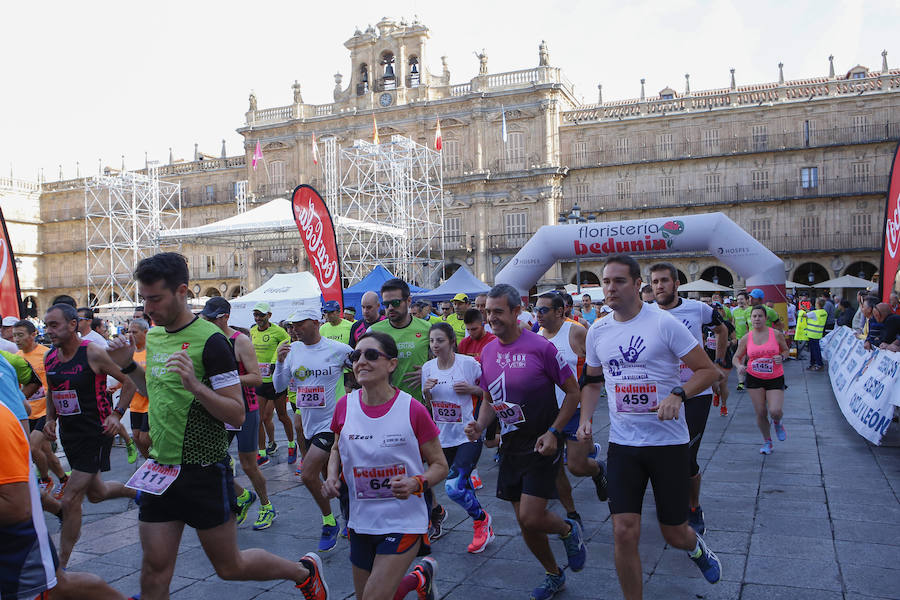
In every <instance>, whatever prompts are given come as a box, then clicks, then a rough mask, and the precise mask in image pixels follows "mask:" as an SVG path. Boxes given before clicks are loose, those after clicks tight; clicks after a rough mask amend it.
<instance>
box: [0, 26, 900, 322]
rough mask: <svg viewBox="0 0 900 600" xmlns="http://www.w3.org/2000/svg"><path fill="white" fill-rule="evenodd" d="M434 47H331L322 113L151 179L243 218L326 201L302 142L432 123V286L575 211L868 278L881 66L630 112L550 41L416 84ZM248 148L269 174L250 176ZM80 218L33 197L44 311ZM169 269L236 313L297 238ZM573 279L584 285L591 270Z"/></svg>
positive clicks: (298, 104) (420, 134) (44, 195)
mask: <svg viewBox="0 0 900 600" xmlns="http://www.w3.org/2000/svg"><path fill="white" fill-rule="evenodd" d="M429 36H430V32H429V30H428V29H427V28H426V27H425V26H424V25H422V24H421V23H418V22H411V23H407V22H405V21H402V20H401V21H399V22H395V21H392V20H390V19H383V20H382V21H380V22H379V23H378V24H377V25H376V26H375V27H369V28H367V29H366V30H365V31H359V30H357V31H356V32H355V33H354V35H353V36H352V37H351V38H350V39H348V40H347V41H346V42H345V44H344V45H345V47H346V48H347V49H348V50H349V52H350V65H349V68H350V70H349V74H348V75H346V76H345V75H342V74H337V75H335V88H334V92H333V102H331V103H328V104H308V103H305V102H304V100H303V96H302V90H301V84H300V83H298V82H294V84H293V86H291V89H290V95H289V98H290V99H291V100H292V102H291V103H290V104H286V105H283V106H275V107H268V108H265V107H263V108H260V106H259V101H258V99H257V98H256V96H255V95H253V94H252V93H251V96H250V98H249V108H248V111H247V112H246V114H245V115H244V124H243V125H242V126H241V127H240V128H239V129H238V132H239V133H240V134H241V135H242V136H243V138H244V148H243V150H244V153H243V154H242V155H240V156H234V157H226V156H225V155H224V152H223V153H222V156H219V157H211V156H206V155H202V154H199V153H196V152H195V156H194V160H193V161H186V162H176V161H171V160H170V164H169V165H166V166H163V167H161V168H160V176H161V178H162V179H165V180H167V181H177V182H180V183H181V185H182V189H183V199H182V207H183V217H182V218H183V222H182V224H183V226H186V227H187V226H193V225H199V224H204V223H207V222H211V221H214V220H218V219H221V218H224V217H227V216H230V215H233V214H235V213H236V211H237V206H236V202H235V189H236V186H237V185H239V184H240V182H242V181H246V182H247V190H248V198H249V201H250V206H251V207H252V206H253V205H255V204H258V203H262V202H265V201H267V200H270V199H272V198H276V197H286V196H287V195H288V194H289V193H290V191H291V190H292V189H293V188H294V187H295V186H296V185H298V184H302V183H308V184H311V185H313V186H316V187H318V188H322V187H324V175H323V172H322V166H321V161H320V164H319V165H316V164H314V163H313V153H312V139H313V135H315V136H316V138H317V140H319V141H321V140H323V139H325V138H328V137H334V138H335V139H336V141H337V143H338V145H339V146H347V145H350V144H352V143H353V141H354V140H356V139H364V140H368V141H371V140H372V137H373V127H374V122H376V121H377V129H378V134H379V137H380V138H381V139H382V140H385V139H388V138H389V137H390V135H392V134H402V135H404V136H407V137H409V138H411V139H413V140H415V141H417V142H418V143H420V144H423V145H428V146H429V147H433V143H434V136H435V129H436V126H437V122H438V119H440V126H441V130H442V139H443V150H442V156H443V173H444V181H443V183H444V194H445V200H446V205H445V209H444V242H443V244H444V252H445V263H446V264H445V270H444V273H445V276H446V275H449V274H450V273H451V272H452V271H453V270H454V269H456V268H458V266H459V265H466V266H467V267H468V268H470V269H471V270H472V271H473V272H474V273H475V274H476V275H477V276H478V277H479V278H481V279H482V280H484V281H486V282H489V283H490V282H492V281H493V279H494V277H495V275H496V274H497V273H498V272H499V270H500V269H501V268H502V267H503V266H504V265H505V264H506V263H507V262H508V261H509V260H510V259H511V258H512V257H513V255H514V254H515V253H516V251H517V250H518V249H519V248H520V247H521V246H522V244H523V243H524V242H525V241H526V240H527V239H528V237H529V236H530V234H532V233H533V232H534V231H536V230H537V229H538V228H539V227H541V226H544V225H554V224H556V223H557V222H558V221H559V218H560V215H567V214H569V213H570V212H571V211H572V209H573V207H575V206H576V205H577V206H578V208H579V209H580V211H581V214H582V216H583V217H593V218H596V219H597V220H598V221H608V220H620V219H635V218H642V217H650V216H670V215H678V214H690V213H695V212H712V211H721V212H723V213H725V214H726V215H728V216H729V217H730V218H731V219H733V220H734V221H735V222H737V223H738V224H739V225H741V226H742V227H743V228H745V229H746V230H747V231H748V232H750V233H751V234H752V235H754V236H755V237H756V238H757V239H759V240H760V241H761V242H763V243H764V244H766V245H767V246H768V247H769V248H770V249H771V250H773V251H774V252H775V253H776V254H778V255H779V256H781V257H782V258H783V259H784V260H785V268H786V276H787V278H788V279H790V280H794V281H797V282H800V283H809V282H814V283H815V282H820V281H824V280H826V279H829V278H831V277H835V276H839V275H843V274H845V273H850V274H853V275H860V274H862V275H863V276H864V277H865V278H869V277H871V276H872V275H873V274H874V273H875V271H876V270H877V269H878V267H879V266H880V248H881V238H882V233H883V226H884V216H883V214H884V201H885V196H886V191H887V185H888V184H887V179H888V174H889V169H890V160H891V157H892V153H893V151H894V149H895V147H896V144H897V141H898V140H900V69H889V68H888V64H887V56H886V54H885V55H883V56H882V64H881V65H880V68H879V69H873V70H869V69H867V68H866V67H864V66H856V67H854V68H853V69H851V70H850V71H848V72H847V73H845V74H840V75H835V73H834V68H833V66H831V67H830V72H829V74H828V75H827V76H822V77H810V78H807V79H803V80H797V81H785V80H784V78H783V76H781V67H780V66H779V69H778V78H777V79H776V80H775V81H773V82H769V83H763V84H753V85H741V86H739V85H736V83H735V74H734V73H733V72H732V77H731V85H730V86H728V87H726V88H723V89H717V90H704V91H691V89H690V86H689V79H687V77H686V79H685V85H684V88H683V91H675V90H674V89H672V88H665V89H663V90H661V91H660V92H659V93H658V94H655V95H650V96H648V95H646V94H645V93H644V90H643V84H642V91H641V95H640V97H639V98H636V99H632V100H617V101H611V102H603V101H602V98H598V100H599V102H598V103H597V104H592V105H583V104H582V103H580V102H579V101H578V100H577V98H576V96H575V93H574V90H573V86H572V84H571V83H570V82H569V81H568V79H567V78H566V76H565V75H564V74H563V72H562V70H561V69H560V68H559V67H557V66H553V63H552V61H551V57H550V54H549V51H548V49H547V47H546V45H545V44H544V43H541V44H540V46H539V47H538V52H537V56H536V61H535V66H532V67H527V68H524V69H522V70H517V71H512V72H505V73H492V72H491V71H490V67H489V62H488V56H487V52H486V51H484V50H482V51H481V52H479V53H478V56H477V60H478V61H479V75H477V76H475V77H474V78H472V79H471V80H470V81H468V82H463V83H457V84H453V83H451V81H452V77H451V72H450V64H449V62H448V59H447V57H440V63H441V72H440V73H431V72H430V70H429V69H428V67H427V65H428V64H430V63H434V62H436V61H434V60H433V57H430V56H429V55H428V54H427V52H428V47H427V41H428V38H429ZM830 64H833V63H830ZM286 95H287V94H286ZM504 123H505V131H504ZM504 133H505V139H504ZM257 142H259V144H260V146H261V148H262V150H263V154H264V157H265V163H266V164H265V168H264V169H256V170H254V169H252V168H251V167H250V158H251V157H252V155H253V152H254V149H255V147H256V144H257ZM320 150H321V147H320ZM83 203H84V192H83V184H81V183H80V182H79V181H78V180H71V181H63V182H54V183H50V184H44V185H43V187H42V189H41V195H40V222H41V223H42V224H40V225H37V227H38V232H39V233H38V238H39V241H40V243H39V247H40V251H39V252H38V253H36V254H35V256H36V257H39V259H38V258H36V260H37V269H36V272H37V275H36V284H35V286H34V290H35V291H36V293H37V295H38V296H39V302H38V304H39V305H40V306H41V308H46V301H48V300H49V298H50V297H52V296H53V295H55V294H57V293H63V292H65V293H70V294H72V295H73V296H75V297H76V299H78V300H79V302H81V301H83V300H85V301H86V292H85V290H84V276H83V274H84V272H85V266H84V261H85V253H84V234H83V232H84V223H83V214H84V211H83ZM3 206H4V208H6V204H4V205H3ZM79 243H80V244H81V246H80V247H79ZM183 251H184V253H185V254H186V255H187V256H188V258H189V260H190V263H191V278H192V281H191V290H192V292H193V293H195V294H196V295H212V294H216V293H219V294H223V295H226V296H234V295H237V294H238V293H239V292H240V284H241V280H242V279H241V274H242V273H243V274H244V275H245V276H246V271H247V269H251V270H253V271H254V273H253V275H254V276H253V277H250V278H249V279H250V280H253V281H258V280H260V279H263V280H264V279H265V278H267V276H268V275H270V274H272V273H276V272H287V271H291V270H302V269H304V268H306V264H307V262H306V257H305V255H304V253H303V250H302V246H300V244H299V240H298V243H297V246H296V247H293V248H281V249H266V250H254V251H253V252H254V254H253V256H249V255H247V254H246V253H242V252H234V251H233V250H231V249H227V248H209V247H202V246H197V245H186V246H185V247H184V248H183ZM654 258H656V257H654ZM668 258H670V259H671V260H672V261H673V262H674V263H675V264H676V266H678V268H679V269H680V270H681V271H682V275H683V278H684V280H685V281H691V280H694V279H697V278H704V279H708V280H716V281H718V282H719V283H720V284H723V285H729V286H732V285H733V286H735V287H741V286H742V285H743V282H742V281H741V280H740V279H739V278H738V277H737V275H736V274H735V273H733V272H732V271H730V270H729V269H728V268H727V267H726V266H725V265H723V264H721V263H719V262H718V261H717V260H716V259H715V258H713V257H711V256H696V255H693V256H683V255H677V254H676V255H672V256H670V257H668ZM578 266H579V268H580V269H579V270H580V272H581V274H582V281H584V282H588V283H592V282H596V281H597V280H598V275H599V274H600V269H599V262H598V261H589V260H584V261H581V263H580V264H579V265H578ZM642 266H643V267H644V268H645V269H646V268H647V267H648V266H649V261H644V262H642ZM263 270H265V272H263ZM575 272H576V265H575V264H574V263H569V262H564V263H561V264H559V265H557V266H556V267H555V268H554V269H552V270H551V271H549V272H548V273H547V274H546V275H545V278H544V280H543V281H544V282H545V283H548V284H557V283H569V282H574V280H575ZM247 280H248V279H247V278H245V279H244V281H247ZM432 283H433V284H434V285H436V284H437V282H432ZM98 300H99V301H108V299H104V298H101V299H98Z"/></svg>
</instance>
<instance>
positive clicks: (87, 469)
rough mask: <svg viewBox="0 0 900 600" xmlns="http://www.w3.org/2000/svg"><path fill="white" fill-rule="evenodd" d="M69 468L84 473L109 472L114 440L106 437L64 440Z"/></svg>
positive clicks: (63, 444)
mask: <svg viewBox="0 0 900 600" xmlns="http://www.w3.org/2000/svg"><path fill="white" fill-rule="evenodd" d="M61 441H62V446H63V450H65V452H66V459H67V460H68V461H69V468H70V469H72V470H73V471H81V472H82V473H91V474H93V473H99V472H101V471H109V452H110V450H111V449H112V444H113V438H111V437H109V436H106V435H99V436H91V437H75V438H68V437H67V438H65V439H62V440H61Z"/></svg>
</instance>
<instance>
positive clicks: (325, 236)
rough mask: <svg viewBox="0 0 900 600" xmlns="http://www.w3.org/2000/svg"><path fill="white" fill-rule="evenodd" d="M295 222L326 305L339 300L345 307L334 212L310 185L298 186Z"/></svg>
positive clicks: (296, 190)
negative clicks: (329, 209) (332, 214)
mask: <svg viewBox="0 0 900 600" xmlns="http://www.w3.org/2000/svg"><path fill="white" fill-rule="evenodd" d="M291 204H292V208H293V211H294V222H295V223H296V224H297V229H298V230H299V231H300V237H301V238H303V246H304V247H305V248H306V254H307V256H309V263H310V265H311V266H312V271H313V275H315V276H316V280H318V282H319V288H320V289H321V290H322V296H323V298H324V299H325V302H328V301H329V300H337V302H338V303H339V304H340V305H341V308H342V309H343V307H344V288H343V285H342V281H341V259H340V256H338V251H337V241H336V240H335V236H334V223H333V222H332V221H331V213H330V212H329V211H328V207H327V206H326V205H325V201H324V200H322V196H320V195H319V193H318V192H317V191H316V190H315V189H314V188H313V187H312V186H308V185H298V186H297V187H296V189H294V196H293V199H292V202H291Z"/></svg>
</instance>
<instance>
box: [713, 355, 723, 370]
mask: <svg viewBox="0 0 900 600" xmlns="http://www.w3.org/2000/svg"><path fill="white" fill-rule="evenodd" d="M715 362H716V364H717V365H719V366H720V367H722V368H723V369H724V368H725V359H724V358H717V359H716V361H715Z"/></svg>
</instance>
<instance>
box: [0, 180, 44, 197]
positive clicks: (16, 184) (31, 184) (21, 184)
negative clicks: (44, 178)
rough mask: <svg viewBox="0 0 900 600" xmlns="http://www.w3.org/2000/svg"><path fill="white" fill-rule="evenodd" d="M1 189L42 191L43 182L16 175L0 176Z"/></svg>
mask: <svg viewBox="0 0 900 600" xmlns="http://www.w3.org/2000/svg"><path fill="white" fill-rule="evenodd" d="M0 190H3V191H11V192H26V193H27V192H40V191H41V184H39V183H37V182H36V181H25V180H24V179H16V178H14V177H0Z"/></svg>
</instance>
